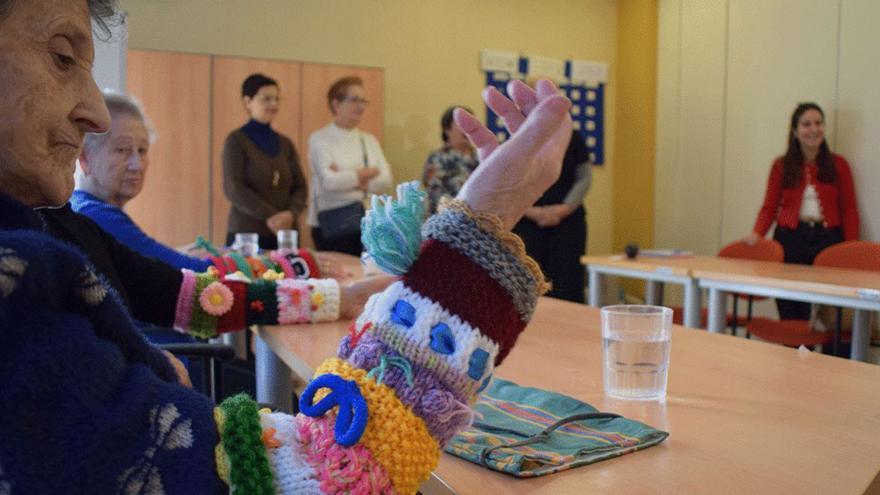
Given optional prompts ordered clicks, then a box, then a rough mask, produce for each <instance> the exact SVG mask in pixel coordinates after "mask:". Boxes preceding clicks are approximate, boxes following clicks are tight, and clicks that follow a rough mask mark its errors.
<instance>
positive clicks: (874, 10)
mask: <svg viewBox="0 0 880 495" xmlns="http://www.w3.org/2000/svg"><path fill="white" fill-rule="evenodd" d="M878 20H880V2H877V1H876V0H844V2H843V3H842V8H841V26H842V29H841V32H840V82H839V85H840V90H839V96H838V104H837V140H836V150H837V151H838V152H839V153H841V154H842V155H843V156H845V157H846V158H847V159H848V160H849V162H850V165H851V166H852V168H853V175H854V176H855V180H856V194H857V197H858V202H859V213H860V214H861V218H862V228H861V235H862V238H863V239H871V240H874V241H880V90H878V88H880V63H878V61H880V58H878V57H880V53H878V52H880V29H878V26H877V22H878Z"/></svg>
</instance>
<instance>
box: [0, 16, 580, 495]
mask: <svg viewBox="0 0 880 495" xmlns="http://www.w3.org/2000/svg"><path fill="white" fill-rule="evenodd" d="M114 13H115V4H114V2H113V1H111V0H27V1H23V0H0V86H2V88H3V91H0V108H3V109H4V119H2V120H0V390H3V394H4V397H3V398H4V400H3V401H0V418H3V421H0V492H4V493H109V492H113V493H126V494H137V493H155V494H162V493H214V492H222V491H233V492H235V493H248V494H260V493H313V494H319V493H339V492H349V493H415V491H416V489H417V487H418V485H419V483H420V482H421V481H422V480H424V479H426V478H427V476H428V474H429V473H430V471H431V470H432V469H433V468H434V467H435V466H436V464H437V460H438V457H439V451H440V448H441V447H442V446H443V445H444V444H445V443H446V442H447V441H448V440H449V438H450V437H451V435H453V434H454V433H455V432H456V431H459V430H460V429H462V428H464V427H466V426H467V421H468V420H467V418H468V417H469V415H468V414H464V413H465V412H466V410H467V408H468V405H469V404H470V403H472V401H473V400H474V397H475V394H476V392H477V391H478V390H479V389H480V388H481V387H483V386H485V384H487V383H488V380H489V379H490V378H491V376H492V373H493V370H494V367H495V366H496V365H497V364H500V363H501V361H502V360H503V359H504V357H505V356H506V355H507V353H508V352H509V351H510V349H511V348H512V346H513V345H514V343H515V341H516V337H517V335H518V334H519V333H520V332H521V331H522V330H523V329H524V327H525V325H526V323H527V322H528V320H529V318H530V317H531V314H532V311H533V310H534V305H535V300H536V297H537V295H538V294H539V293H540V292H541V291H542V290H543V289H545V288H546V287H545V283H544V282H543V278H542V276H541V275H540V272H539V271H538V270H537V268H536V265H535V263H534V262H532V261H530V260H528V259H527V258H526V257H525V255H524V250H523V247H522V244H521V242H520V241H518V239H517V238H515V237H514V236H512V234H510V233H509V230H510V228H512V226H513V225H514V224H515V223H516V221H517V220H518V219H519V218H520V217H521V216H522V214H523V212H524V211H525V209H526V208H527V207H528V206H529V205H531V204H532V203H533V202H534V201H535V200H536V199H537V198H538V197H539V196H540V195H541V193H542V192H543V191H544V190H545V189H546V188H547V187H548V186H549V185H550V184H552V183H553V182H554V181H555V180H556V178H557V177H558V175H559V165H558V164H559V163H560V162H561V157H562V154H563V152H564V150H565V146H566V144H567V140H568V136H569V132H570V127H571V123H570V121H569V120H568V116H567V115H568V114H567V112H568V108H569V106H570V104H569V102H568V101H567V100H566V99H565V98H564V97H562V96H559V95H558V94H557V92H556V90H555V88H554V87H553V86H552V84H550V83H541V84H539V85H538V87H537V88H536V90H535V91H532V90H530V89H529V88H528V87H526V86H524V85H522V84H519V83H516V82H514V83H512V85H511V87H510V88H509V92H510V94H511V95H512V99H507V98H505V97H504V96H502V95H501V94H500V93H498V92H497V91H494V90H488V91H487V92H486V93H485V94H484V98H485V99H486V101H487V103H488V104H489V106H490V107H492V108H493V110H494V111H495V112H496V113H497V114H499V115H502V116H503V118H504V119H505V122H506V123H507V125H508V127H509V128H510V129H511V131H512V132H513V137H512V138H511V139H510V140H508V141H507V142H505V143H504V144H503V145H500V146H499V145H498V143H497V141H496V140H495V137H494V135H493V134H492V133H491V132H489V131H488V129H486V128H485V127H484V126H482V125H481V124H480V123H479V122H478V121H477V120H476V119H474V118H473V117H472V116H469V115H468V114H464V113H461V112H459V113H457V115H456V119H457V122H458V124H459V125H460V126H461V128H462V129H463V130H464V131H465V133H466V134H467V135H468V137H469V138H470V139H471V140H472V142H473V143H474V145H475V147H476V148H477V150H478V153H479V154H480V158H481V162H482V163H483V164H484V165H483V166H481V167H480V168H479V169H478V170H477V172H476V173H475V174H474V175H473V176H472V177H471V179H470V180H469V181H468V183H467V184H465V186H464V188H463V189H462V190H461V192H460V193H459V195H458V197H457V199H456V200H454V201H451V202H449V203H448V204H447V205H446V207H445V208H441V210H442V211H441V212H440V213H439V214H438V215H435V216H434V217H432V218H431V219H429V220H428V222H427V223H426V224H425V225H424V226H423V227H422V229H421V232H420V235H421V239H422V242H421V247H420V249H418V250H412V251H411V253H412V254H411V257H410V259H408V261H407V262H406V263H404V264H403V265H397V266H398V268H399V270H398V273H399V274H400V279H399V280H398V281H396V282H394V283H393V284H392V285H391V286H389V287H388V288H387V289H386V290H385V291H383V292H382V293H380V294H377V295H375V296H373V298H371V299H370V301H369V302H368V303H367V305H366V309H365V311H364V312H363V313H362V314H361V315H360V316H359V317H358V319H357V320H356V321H355V324H354V325H353V328H355V330H354V331H353V332H352V334H351V335H350V336H347V337H346V338H345V339H344V340H343V341H342V342H341V344H340V347H339V352H338V355H337V356H336V357H335V358H331V359H328V360H327V361H326V362H325V363H324V364H322V365H321V366H320V367H319V369H318V371H317V373H316V376H315V379H314V381H313V382H312V384H310V385H309V387H308V388H307V390H306V392H305V393H304V395H303V398H304V400H303V401H302V402H301V404H300V406H301V410H302V411H303V412H302V413H301V414H299V415H297V416H289V415H284V414H280V413H269V412H261V411H258V409H257V406H256V404H255V403H254V402H253V401H252V400H250V399H249V398H247V397H244V396H239V397H236V398H232V399H228V400H227V401H224V402H223V403H222V404H220V405H219V406H215V405H214V404H212V403H211V402H210V401H209V400H208V399H207V398H206V397H204V396H201V395H199V394H197V393H195V392H193V391H191V390H190V389H188V388H185V387H183V386H181V385H180V384H179V383H177V380H176V377H175V375H174V373H173V370H169V368H168V364H167V362H159V361H156V360H154V359H153V358H152V357H151V356H152V353H151V351H150V346H149V344H147V343H146V342H145V341H144V340H143V339H142V338H141V337H140V335H139V334H138V333H137V331H136V330H135V329H134V328H133V326H132V324H131V316H130V313H129V310H128V306H127V305H125V304H123V303H122V300H121V298H120V295H119V293H118V292H117V291H116V290H114V289H113V288H111V287H110V286H108V285H107V283H106V282H107V281H106V279H105V277H103V276H100V275H98V274H96V273H95V271H94V264H93V263H91V261H92V260H91V256H89V258H88V259H87V258H86V256H85V255H84V254H83V252H81V251H80V248H82V247H83V246H86V247H87V246H90V245H91V246H94V242H98V241H96V240H95V239H91V240H90V239H89V238H86V237H84V234H82V232H75V233H72V234H70V237H69V239H72V241H68V239H66V238H64V237H63V236H61V235H60V234H59V233H63V231H64V229H65V228H66V227H67V225H66V224H65V223H64V222H56V223H55V224H54V225H49V224H48V222H47V221H46V220H45V217H41V216H40V215H39V213H40V212H39V210H41V209H44V208H49V207H57V206H60V205H63V204H65V203H66V201H67V200H68V198H69V196H70V194H71V191H72V188H73V168H74V161H75V158H76V157H77V155H78V154H79V152H80V147H81V146H82V141H83V137H84V135H85V134H86V133H101V132H105V131H106V130H107V129H108V128H109V126H110V122H109V117H108V114H107V109H106V107H105V106H104V104H103V100H102V99H101V96H100V93H99V92H98V89H97V87H96V86H95V83H94V81H93V80H92V78H91V73H90V69H91V64H92V60H93V53H94V51H93V45H92V37H91V24H90V18H91V19H94V20H95V21H97V24H98V25H101V24H102V23H103V22H105V20H106V19H107V18H109V17H111V16H113V15H114ZM403 196H404V197H402V198H401V202H402V203H401V204H403V203H407V204H409V203H411V201H410V200H411V199H412V198H408V197H406V195H403ZM399 206H400V204H396V203H392V202H389V203H387V205H386V207H387V208H388V209H390V210H394V211H397V210H399V208H398V207H399ZM404 213H405V212H404ZM416 213H420V212H416ZM71 214H73V213H71ZM73 215H75V214H73ZM394 216H395V215H390V217H394ZM68 218H70V217H68ZM81 234H82V235H81ZM410 234H413V233H412V232H410ZM96 235H97V234H96ZM415 235H416V236H418V235H419V233H418V232H416V233H415ZM410 237H412V235H411V236H410ZM77 240H79V241H80V242H74V241H77ZM369 244H371V243H369V242H368V245H369ZM374 247H375V246H374ZM114 249H115V248H114ZM88 254H89V253H86V255H88ZM374 255H375V256H377V259H379V260H382V259H383V255H382V253H381V252H376V253H374ZM129 259H130V260H139V258H137V257H130V258H129ZM140 261H142V262H144V263H147V261H143V260H140ZM398 261H399V260H398ZM181 277H182V281H181V280H180V279H178V283H179V284H182V285H181V287H182V288H181V290H180V293H179V294H176V295H174V297H176V299H177V304H176V309H175V312H176V318H177V319H179V320H180V321H181V323H182V324H181V327H182V328H192V327H199V328H209V329H210V328H213V329H214V330H216V329H218V328H220V327H222V326H223V325H232V324H233V323H235V321H236V320H244V319H246V318H253V317H254V315H252V314H251V313H250V312H249V310H246V308H245V306H247V307H248V308H251V310H252V309H253V308H254V307H261V308H264V309H266V308H270V307H272V308H274V309H275V311H276V312H277V314H275V315H274V318H275V319H278V320H280V319H281V318H282V314H283V315H285V317H289V318H291V319H292V320H294V321H293V322H295V321H296V320H297V319H298V318H304V319H305V320H308V319H309V317H310V315H312V314H313V313H314V312H321V311H324V309H322V308H320V307H317V306H315V304H314V303H315V302H316V301H317V300H316V299H315V298H313V297H310V294H312V291H314V290H321V289H320V287H318V286H320V285H321V282H320V281H308V282H305V281H293V282H291V283H290V284H289V285H287V286H283V285H281V284H279V287H274V286H271V285H266V284H260V283H259V282H258V281H254V282H252V283H244V285H236V284H241V283H243V282H240V281H235V280H219V279H217V278H213V279H211V278H202V277H198V276H194V275H186V274H184V275H181ZM133 289H136V288H133ZM133 293H136V291H135V292H133ZM229 294H233V297H229ZM243 294H246V295H247V302H248V304H242V299H241V298H240V297H238V296H240V295H243ZM333 297H338V296H333V294H332V291H330V292H328V296H327V298H330V299H332V298H333ZM257 302H259V303H260V304H255V303H257ZM172 306H174V305H172ZM319 306H320V305H319ZM337 314H338V313H337ZM257 317H258V318H267V319H271V318H270V317H269V315H262V316H257ZM196 321H198V325H196V324H195V323H196ZM386 361H388V362H398V363H402V362H406V363H407V366H401V367H391V368H390V369H388V370H386V372H385V373H384V374H383V375H382V376H381V377H379V376H378V375H375V374H371V373H368V371H369V370H371V369H375V368H377V367H379V363H380V362H382V363H384V362H386ZM328 390H329V391H332V393H331V394H329V395H326V393H325V392H326V391H328Z"/></svg>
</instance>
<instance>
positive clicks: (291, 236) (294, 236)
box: [275, 229, 299, 251]
mask: <svg viewBox="0 0 880 495" xmlns="http://www.w3.org/2000/svg"><path fill="white" fill-rule="evenodd" d="M275 235H276V236H277V239H278V249H279V250H288V251H295V250H297V249H299V232H297V231H295V230H292V229H283V230H279V231H278V233H277V234H275Z"/></svg>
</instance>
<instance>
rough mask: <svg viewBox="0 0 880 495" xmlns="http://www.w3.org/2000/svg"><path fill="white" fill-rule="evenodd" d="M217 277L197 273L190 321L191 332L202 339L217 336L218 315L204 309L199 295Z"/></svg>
mask: <svg viewBox="0 0 880 495" xmlns="http://www.w3.org/2000/svg"><path fill="white" fill-rule="evenodd" d="M216 281H217V279H216V278H214V277H212V276H211V275H208V274H207V273H199V274H197V275H196V288H195V290H194V291H193V302H192V317H191V318H190V322H189V332H188V333H189V334H190V335H192V336H193V337H198V338H200V339H210V338H213V337H216V336H217V317H216V316H213V315H210V314H208V313H206V312H205V310H204V309H202V303H201V302H199V296H200V295H201V294H202V291H203V290H205V288H206V287H207V286H209V285H211V284H212V283H214V282H216Z"/></svg>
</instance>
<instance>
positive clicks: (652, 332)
mask: <svg viewBox="0 0 880 495" xmlns="http://www.w3.org/2000/svg"><path fill="white" fill-rule="evenodd" d="M601 315H602V344H603V349H604V353H603V358H604V361H605V363H604V364H605V366H604V370H605V395H607V396H609V397H613V398H615V399H627V400H661V401H662V400H664V399H665V398H666V381H667V376H668V373H669V349H670V347H671V345H672V310H671V309H669V308H664V307H662V306H642V305H620V306H606V307H604V308H602V312H601Z"/></svg>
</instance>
